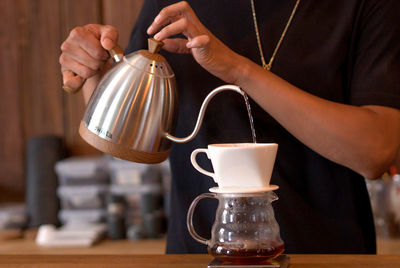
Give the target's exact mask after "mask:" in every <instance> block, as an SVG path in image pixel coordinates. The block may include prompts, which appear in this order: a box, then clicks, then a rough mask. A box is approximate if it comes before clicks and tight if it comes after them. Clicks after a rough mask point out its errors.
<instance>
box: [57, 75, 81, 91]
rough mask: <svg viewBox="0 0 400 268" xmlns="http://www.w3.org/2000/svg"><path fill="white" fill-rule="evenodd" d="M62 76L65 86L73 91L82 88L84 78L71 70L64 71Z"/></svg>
mask: <svg viewBox="0 0 400 268" xmlns="http://www.w3.org/2000/svg"><path fill="white" fill-rule="evenodd" d="M62 76H63V87H64V88H65V89H67V90H68V91H70V92H72V93H73V92H75V91H77V90H78V89H80V88H81V87H82V85H83V83H84V79H82V78H81V77H80V76H77V75H75V74H74V73H73V72H71V71H69V70H65V71H63V72H62Z"/></svg>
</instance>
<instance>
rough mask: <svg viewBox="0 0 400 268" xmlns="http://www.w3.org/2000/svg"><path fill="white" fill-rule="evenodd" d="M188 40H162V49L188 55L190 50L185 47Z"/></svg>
mask: <svg viewBox="0 0 400 268" xmlns="http://www.w3.org/2000/svg"><path fill="white" fill-rule="evenodd" d="M187 42H188V40H187V39H182V38H174V39H165V40H163V43H164V46H163V49H164V50H166V51H168V52H173V53H179V54H188V53H190V49H189V48H188V47H187V46H186V44H187Z"/></svg>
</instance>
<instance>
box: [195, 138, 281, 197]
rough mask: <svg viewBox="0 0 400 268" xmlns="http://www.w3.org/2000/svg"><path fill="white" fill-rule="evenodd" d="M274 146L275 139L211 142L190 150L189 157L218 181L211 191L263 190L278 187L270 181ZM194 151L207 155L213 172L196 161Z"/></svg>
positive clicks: (248, 191)
mask: <svg viewBox="0 0 400 268" xmlns="http://www.w3.org/2000/svg"><path fill="white" fill-rule="evenodd" d="M277 150H278V144H276V143H231V144H211V145H208V148H207V149H205V148H199V149H196V150H194V151H193V152H192V154H191V157H190V160H191V162H192V165H193V166H194V168H196V169H197V170H198V171H199V172H201V173H203V174H205V175H207V176H210V177H212V178H213V179H214V181H215V182H216V183H217V184H218V187H214V188H211V189H210V191H211V192H217V193H251V192H265V191H271V190H276V189H278V186H276V185H270V180H271V175H272V170H273V167H274V163H275V158H276V153H277ZM198 153H205V154H206V155H207V157H208V158H209V159H210V160H211V163H212V166H213V168H214V173H213V172H210V171H207V170H204V169H203V168H202V167H200V166H199V165H198V163H197V162H196V156H197V154H198Z"/></svg>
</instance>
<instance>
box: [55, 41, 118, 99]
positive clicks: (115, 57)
mask: <svg viewBox="0 0 400 268" xmlns="http://www.w3.org/2000/svg"><path fill="white" fill-rule="evenodd" d="M107 52H108V54H110V57H111V58H112V59H113V60H114V62H120V61H121V60H122V58H123V57H124V51H123V49H122V48H121V47H120V46H119V45H115V46H114V47H113V48H112V49H110V50H107ZM85 82H86V79H82V83H81V85H80V86H79V87H77V88H71V87H69V86H65V85H64V86H63V87H62V88H63V89H64V90H65V91H67V92H68V93H71V94H75V93H77V92H79V90H81V89H82V87H83V85H84V84H85Z"/></svg>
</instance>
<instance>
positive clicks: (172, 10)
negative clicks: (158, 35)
mask: <svg viewBox="0 0 400 268" xmlns="http://www.w3.org/2000/svg"><path fill="white" fill-rule="evenodd" d="M175 17H185V18H187V19H188V20H189V21H191V22H193V23H198V22H199V20H198V19H197V16H196V14H195V13H194V11H193V9H192V8H191V7H190V5H189V4H188V3H187V2H186V1H182V2H179V3H176V4H172V5H170V6H167V7H165V8H163V9H162V10H161V11H160V13H159V14H158V15H157V16H156V17H155V19H154V22H153V23H152V25H151V26H150V27H149V31H148V34H154V33H155V32H157V31H158V30H159V29H161V27H163V26H165V25H167V24H168V23H170V21H171V19H174V18H175Z"/></svg>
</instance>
